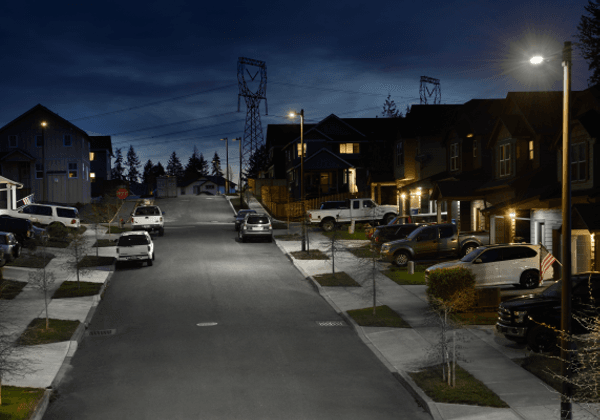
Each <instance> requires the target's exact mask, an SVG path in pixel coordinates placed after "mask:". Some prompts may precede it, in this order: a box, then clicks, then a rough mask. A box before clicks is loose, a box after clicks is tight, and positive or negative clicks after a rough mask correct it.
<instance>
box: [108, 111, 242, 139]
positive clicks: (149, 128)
mask: <svg viewBox="0 0 600 420" xmlns="http://www.w3.org/2000/svg"><path fill="white" fill-rule="evenodd" d="M229 114H236V112H234V111H232V112H224V113H222V114H215V115H209V116H207V117H198V118H192V119H191V120H185V121H178V122H174V123H169V124H161V125H155V126H153V127H148V128H139V129H137V130H131V131H123V132H120V133H112V134H107V136H120V135H123V134H129V133H136V132H138V131H146V130H154V129H156V128H163V127H168V126H170V125H177V124H187V123H189V122H192V121H198V120H203V119H206V118H217V117H222V116H225V115H229Z"/></svg>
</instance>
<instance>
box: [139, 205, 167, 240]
mask: <svg viewBox="0 0 600 420" xmlns="http://www.w3.org/2000/svg"><path fill="white" fill-rule="evenodd" d="M164 214H165V212H163V211H161V210H160V208H159V207H158V206H139V207H136V209H135V210H134V212H133V214H132V215H131V228H132V230H145V231H146V232H158V236H163V235H164V234H165V228H164V224H165V222H164V219H163V215H164Z"/></svg>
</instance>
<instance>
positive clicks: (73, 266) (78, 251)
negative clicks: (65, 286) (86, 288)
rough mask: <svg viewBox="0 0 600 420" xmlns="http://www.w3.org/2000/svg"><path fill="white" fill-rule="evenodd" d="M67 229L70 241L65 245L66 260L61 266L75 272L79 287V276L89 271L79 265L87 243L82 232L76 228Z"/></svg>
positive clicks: (78, 286)
mask: <svg viewBox="0 0 600 420" xmlns="http://www.w3.org/2000/svg"><path fill="white" fill-rule="evenodd" d="M67 229H69V233H68V238H69V239H70V241H71V243H70V244H69V246H68V247H67V250H68V251H69V252H68V254H67V260H66V261H65V262H64V264H63V268H65V270H67V272H69V271H70V272H73V271H74V272H75V274H76V276H77V288H80V287H81V284H80V278H81V276H83V275H84V274H86V273H88V272H90V271H91V269H90V268H88V267H82V266H81V261H82V260H83V258H84V257H85V256H86V255H87V250H88V244H87V241H86V238H85V236H84V234H83V233H82V232H80V231H79V230H78V229H72V228H67Z"/></svg>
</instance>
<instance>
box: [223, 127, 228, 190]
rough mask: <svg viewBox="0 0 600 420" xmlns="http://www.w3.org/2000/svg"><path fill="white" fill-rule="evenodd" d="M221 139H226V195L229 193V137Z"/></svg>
mask: <svg viewBox="0 0 600 420" xmlns="http://www.w3.org/2000/svg"><path fill="white" fill-rule="evenodd" d="M221 140H225V155H226V156H227V157H226V159H225V161H226V165H227V167H226V168H225V195H227V194H229V148H228V145H227V143H228V140H227V137H225V138H224V139H221Z"/></svg>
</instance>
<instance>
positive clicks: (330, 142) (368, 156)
mask: <svg viewBox="0 0 600 420" xmlns="http://www.w3.org/2000/svg"><path fill="white" fill-rule="evenodd" d="M401 121H402V120H401V119H399V118H343V119H342V118H339V117H337V116H335V115H333V114H331V115H329V116H328V117H326V118H324V119H323V120H321V121H320V122H319V123H317V124H305V125H304V135H303V141H304V150H303V151H301V139H300V127H299V125H297V124H295V125H294V124H287V125H279V126H272V125H269V129H268V131H267V137H278V138H277V139H276V140H275V139H273V140H272V139H271V138H269V139H268V143H269V144H285V146H283V147H282V149H281V150H282V152H283V156H284V159H283V165H284V167H285V176H286V179H287V185H288V189H289V191H290V194H291V195H292V197H294V198H296V199H299V198H300V196H301V186H302V183H301V182H300V176H301V173H302V172H304V194H305V197H306V198H318V197H321V196H326V195H329V194H334V193H344V192H350V193H356V192H358V191H367V190H368V189H369V184H370V182H372V181H374V180H376V181H379V180H381V179H387V180H392V179H393V177H392V176H393V175H392V174H393V172H392V155H391V149H392V144H393V141H394V140H395V138H396V136H397V132H398V129H399V125H400V124H401ZM386 149H389V151H388V152H387V153H386ZM301 153H304V157H303V160H304V162H303V164H302V163H301V160H302V159H301ZM278 164H280V163H278V162H277V161H276V160H274V161H273V165H274V168H273V173H277V172H276V171H278V170H280V169H279V168H277V165H278ZM393 198H394V202H393V204H396V203H395V197H393ZM384 201H386V200H384Z"/></svg>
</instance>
